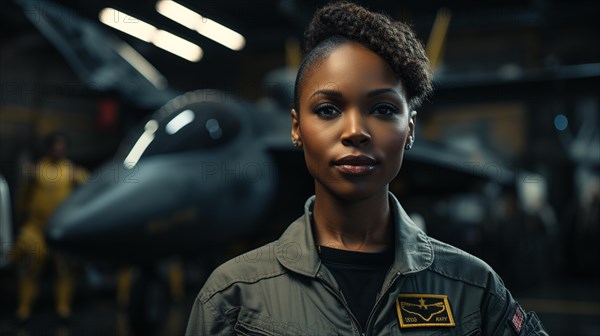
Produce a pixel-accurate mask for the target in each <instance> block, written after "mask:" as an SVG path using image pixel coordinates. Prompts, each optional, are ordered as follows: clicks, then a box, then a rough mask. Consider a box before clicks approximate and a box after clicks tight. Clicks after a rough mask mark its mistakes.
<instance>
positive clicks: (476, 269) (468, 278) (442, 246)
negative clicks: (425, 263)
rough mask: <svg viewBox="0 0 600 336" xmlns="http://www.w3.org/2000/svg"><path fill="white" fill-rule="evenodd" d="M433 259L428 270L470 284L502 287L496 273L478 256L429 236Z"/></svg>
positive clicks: (483, 286)
mask: <svg viewBox="0 0 600 336" xmlns="http://www.w3.org/2000/svg"><path fill="white" fill-rule="evenodd" d="M429 240H430V241H431V244H432V247H433V252H434V261H433V263H432V264H431V266H430V267H429V269H430V270H432V271H434V272H436V273H439V274H441V275H443V276H445V277H447V278H451V279H453V280H457V281H462V282H466V283H468V284H470V285H472V286H476V287H481V288H490V286H491V285H495V286H494V287H497V288H498V289H501V288H503V287H504V284H503V283H502V280H501V279H500V277H499V276H498V274H497V273H496V272H495V271H494V270H493V269H492V267H490V265H488V264H487V263H486V262H485V261H483V260H481V259H480V258H478V257H476V256H474V255H472V254H470V253H468V252H465V251H463V250H461V249H459V248H457V247H455V246H452V245H450V244H447V243H444V242H442V241H439V240H437V239H435V238H431V237H429Z"/></svg>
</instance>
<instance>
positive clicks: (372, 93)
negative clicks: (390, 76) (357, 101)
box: [367, 88, 400, 97]
mask: <svg viewBox="0 0 600 336" xmlns="http://www.w3.org/2000/svg"><path fill="white" fill-rule="evenodd" d="M386 93H393V94H394V95H396V96H400V93H399V92H398V90H396V89H393V88H383V89H376V90H372V91H369V92H368V93H367V97H373V96H378V95H382V94H386Z"/></svg>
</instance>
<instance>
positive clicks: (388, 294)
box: [186, 193, 547, 336]
mask: <svg viewBox="0 0 600 336" xmlns="http://www.w3.org/2000/svg"><path fill="white" fill-rule="evenodd" d="M389 201H390V208H391V210H392V213H393V219H394V227H395V261H394V264H393V265H392V267H391V268H390V270H389V272H388V274H387V276H386V278H385V280H384V283H383V286H382V288H381V291H380V293H379V295H378V296H377V298H376V303H375V306H374V307H373V309H372V311H371V314H370V317H369V319H368V322H367V326H366V328H365V329H364V330H361V328H359V327H358V323H357V321H356V318H355V317H354V316H353V315H352V313H351V312H350V310H349V309H348V305H347V303H346V301H345V299H344V296H343V294H342V293H341V292H340V290H339V287H338V285H337V283H336V281H335V279H334V277H333V276H332V274H331V273H330V272H329V271H328V270H327V268H326V267H325V266H323V265H322V264H321V261H320V259H319V255H318V253H317V250H316V246H315V243H314V239H313V234H312V229H311V225H310V222H309V221H310V219H311V218H312V213H311V210H312V206H313V204H314V196H313V197H311V198H309V199H308V201H307V202H306V205H305V214H304V216H302V217H300V218H299V219H298V220H296V221H295V222H294V223H292V224H291V225H290V226H289V227H288V229H287V230H286V231H285V232H284V233H283V235H282V236H281V238H280V239H279V240H277V241H275V242H273V243H270V244H267V245H265V246H263V247H260V248H258V249H256V250H253V251H250V252H248V253H245V254H243V255H241V256H239V257H237V258H235V259H232V260H230V261H228V262H226V263H225V264H223V265H221V266H220V267H219V268H217V269H216V270H215V271H214V272H213V273H212V275H211V276H210V277H209V279H208V280H207V281H206V283H205V285H204V287H203V288H202V290H201V291H200V293H199V294H198V297H197V299H196V302H195V304H194V307H193V310H192V313H191V316H190V319H189V322H188V327H187V331H186V335H188V336H199V335H547V334H546V332H544V330H543V327H542V325H541V323H540V321H539V319H538V318H537V316H536V315H535V313H528V314H526V313H525V312H524V311H523V310H522V309H521V308H520V307H519V305H518V304H517V303H516V302H515V301H514V299H513V298H512V296H511V294H510V293H509V291H508V290H507V289H506V288H505V287H504V284H503V283H502V280H500V278H499V277H498V275H497V274H496V273H495V272H494V271H493V270H492V269H491V268H490V267H489V266H488V265H487V264H486V263H484V262H483V261H481V260H480V259H478V258H476V257H474V256H472V255H470V254H468V253H466V252H463V251H461V250H459V249H457V248H455V247H452V246H450V245H447V244H444V243H442V242H440V241H438V240H435V239H433V238H430V237H428V236H427V235H426V234H425V233H424V232H423V231H421V230H420V229H418V228H417V227H416V226H415V224H414V223H413V222H412V221H411V219H410V218H409V217H408V215H407V214H406V212H405V211H404V210H403V209H402V207H401V206H400V203H399V202H398V201H397V200H396V198H395V197H394V196H393V195H392V194H391V193H390V195H389Z"/></svg>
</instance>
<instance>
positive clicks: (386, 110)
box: [371, 104, 400, 116]
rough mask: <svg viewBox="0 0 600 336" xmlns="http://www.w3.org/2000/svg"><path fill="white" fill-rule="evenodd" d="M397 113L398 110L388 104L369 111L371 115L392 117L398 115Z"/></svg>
mask: <svg viewBox="0 0 600 336" xmlns="http://www.w3.org/2000/svg"><path fill="white" fill-rule="evenodd" d="M399 112H400V110H399V109H398V108H397V107H396V106H394V105H390V104H379V105H376V106H375V107H374V108H373V109H372V110H371V113H372V114H376V115H383V116H392V115H395V114H398V113H399Z"/></svg>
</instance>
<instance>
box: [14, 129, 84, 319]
mask: <svg viewBox="0 0 600 336" xmlns="http://www.w3.org/2000/svg"><path fill="white" fill-rule="evenodd" d="M68 142H69V141H68V138H67V136H66V135H65V134H63V133H60V132H56V133H52V134H51V135H49V136H48V137H47V138H46V142H45V145H46V155H45V156H44V157H43V158H42V159H41V160H40V161H39V162H38V163H37V164H36V165H34V166H32V167H30V168H29V169H27V171H26V176H27V181H26V190H27V191H26V192H25V194H26V196H25V205H24V207H25V210H24V211H25V221H24V224H23V227H22V229H21V231H20V233H19V236H18V238H17V240H16V241H15V246H14V249H13V251H12V253H11V259H12V261H14V262H16V263H18V264H19V267H18V272H19V290H18V297H17V299H18V308H17V312H16V318H17V320H18V321H20V322H24V321H27V320H28V319H29V317H30V315H31V310H32V306H33V303H34V301H35V299H36V297H37V294H38V291H39V277H40V274H41V272H42V270H43V266H44V264H45V263H46V261H47V260H49V259H51V260H52V262H53V263H54V264H55V266H56V277H57V278H56V283H55V295H56V313H57V314H58V316H59V317H60V318H61V319H68V318H69V317H70V315H71V298H72V292H73V279H72V274H71V271H70V270H69V265H68V264H67V262H66V261H65V260H64V258H62V257H61V256H60V255H58V254H56V253H53V252H52V251H49V250H48V247H47V245H46V242H45V239H44V229H45V227H46V224H47V222H48V220H49V219H50V216H51V215H52V213H53V212H54V210H55V209H56V208H57V207H58V206H59V205H60V203H61V202H62V201H64V200H65V199H66V198H67V196H69V194H70V193H71V191H72V190H73V189H74V188H75V187H76V186H77V185H78V184H81V183H83V182H84V181H85V180H86V177H87V175H88V174H87V171H86V170H84V169H82V168H80V167H77V166H76V165H75V164H73V162H71V161H70V160H69V159H67V149H68V145H69V143H68Z"/></svg>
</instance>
